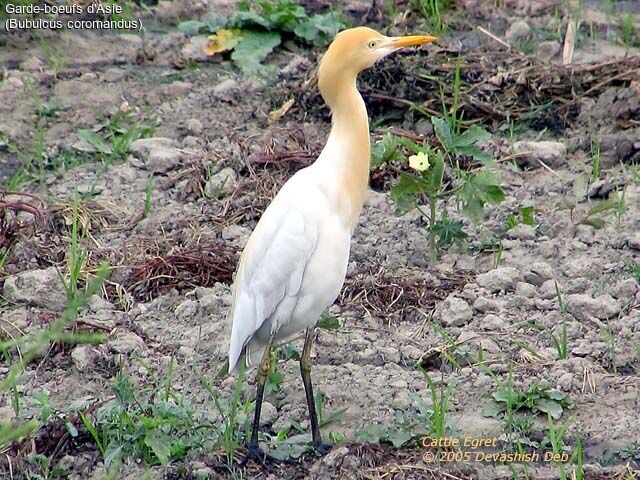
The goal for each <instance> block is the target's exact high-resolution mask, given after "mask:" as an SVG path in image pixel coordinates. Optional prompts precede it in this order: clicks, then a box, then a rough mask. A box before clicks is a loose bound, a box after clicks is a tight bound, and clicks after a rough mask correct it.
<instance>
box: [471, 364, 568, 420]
mask: <svg viewBox="0 0 640 480" xmlns="http://www.w3.org/2000/svg"><path fill="white" fill-rule="evenodd" d="M491 396H492V397H493V401H492V402H490V403H489V404H487V405H486V407H485V409H484V410H483V414H484V415H485V416H488V417H498V416H499V415H501V414H504V416H505V419H506V420H507V423H508V424H513V422H514V420H513V414H514V413H515V412H517V411H520V410H529V411H531V412H532V413H534V414H535V413H539V412H543V413H547V414H548V415H550V416H551V417H552V418H554V419H558V418H560V417H561V416H562V413H563V412H564V409H565V408H571V407H573V401H572V400H571V399H570V398H569V397H568V396H567V395H566V394H564V393H562V392H560V391H558V390H549V389H547V388H542V387H540V386H539V385H538V384H535V383H534V384H531V385H530V386H529V388H528V389H527V390H526V391H522V392H517V391H516V390H515V388H514V385H513V377H512V376H511V375H510V377H509V381H508V383H507V386H506V387H505V386H504V385H500V386H499V388H498V391H496V392H494V393H493V394H492V395H491Z"/></svg>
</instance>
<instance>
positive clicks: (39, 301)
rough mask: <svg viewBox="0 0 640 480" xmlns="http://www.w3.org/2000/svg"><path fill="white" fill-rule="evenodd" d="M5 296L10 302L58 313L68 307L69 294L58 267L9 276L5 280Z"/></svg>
mask: <svg viewBox="0 0 640 480" xmlns="http://www.w3.org/2000/svg"><path fill="white" fill-rule="evenodd" d="M3 296H4V298H6V299H7V300H9V301H10V302H15V303H24V304H27V305H31V306H34V307H40V308H46V309H48V310H54V311H58V312H61V311H63V310H64V309H65V307H66V305H67V293H66V290H65V288H64V285H63V283H62V281H61V280H60V273H59V272H58V269H57V268H56V267H49V268H45V269H44V270H27V271H25V272H21V273H18V274H15V275H11V276H8V277H7V278H5V280H4V288H3Z"/></svg>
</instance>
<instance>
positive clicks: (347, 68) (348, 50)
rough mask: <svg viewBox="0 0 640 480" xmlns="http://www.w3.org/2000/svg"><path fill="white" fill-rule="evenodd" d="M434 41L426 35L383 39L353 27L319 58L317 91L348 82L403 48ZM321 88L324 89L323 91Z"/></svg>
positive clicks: (339, 36)
mask: <svg viewBox="0 0 640 480" xmlns="http://www.w3.org/2000/svg"><path fill="white" fill-rule="evenodd" d="M435 40H437V38H436V37H431V36H428V35H409V36H405V37H387V36H385V35H382V34H380V33H378V32H376V31H375V30H373V29H371V28H369V27H356V28H350V29H347V30H343V31H342V32H340V33H338V34H337V35H336V37H335V39H334V40H333V42H332V43H331V45H329V48H328V49H327V52H326V53H325V54H324V56H323V57H322V60H321V62H320V67H319V69H318V83H319V86H320V90H321V91H326V90H327V89H331V87H332V85H335V84H336V82H339V81H340V79H343V80H346V81H350V80H351V79H354V80H355V77H356V76H357V75H358V73H360V72H361V71H362V70H364V69H366V68H369V67H370V66H371V65H373V64H374V63H375V62H377V61H378V60H380V59H382V58H384V57H386V56H387V55H389V54H391V53H393V52H395V51H397V50H400V49H401V48H404V47H410V46H414V45H422V44H424V43H429V42H433V41H435ZM323 87H324V88H323Z"/></svg>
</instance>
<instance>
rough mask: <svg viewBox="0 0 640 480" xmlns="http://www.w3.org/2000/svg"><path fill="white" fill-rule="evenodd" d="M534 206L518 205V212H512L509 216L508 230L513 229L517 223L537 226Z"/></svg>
mask: <svg viewBox="0 0 640 480" xmlns="http://www.w3.org/2000/svg"><path fill="white" fill-rule="evenodd" d="M533 213H534V208H533V206H531V205H527V206H522V205H520V206H518V213H517V214H516V213H510V214H509V216H508V217H507V223H506V227H507V230H511V229H512V228H514V227H515V226H516V225H520V224H523V225H530V226H532V227H536V223H535V221H534V219H533Z"/></svg>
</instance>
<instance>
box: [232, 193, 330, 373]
mask: <svg viewBox="0 0 640 480" xmlns="http://www.w3.org/2000/svg"><path fill="white" fill-rule="evenodd" d="M270 207H272V208H268V209H267V210H266V211H265V213H264V215H263V216H262V218H261V219H260V221H259V222H258V225H257V226H256V229H255V230H254V231H253V233H252V235H251V237H250V238H249V241H248V242H247V245H246V247H245V249H244V251H243V253H242V257H241V259H240V265H239V267H238V271H237V273H236V280H235V284H234V294H233V306H232V309H231V315H232V322H233V323H232V327H231V342H230V345H229V371H230V372H231V371H233V369H234V368H235V366H236V363H237V362H238V359H239V358H240V355H241V354H242V350H243V348H244V347H245V345H246V344H247V342H248V341H249V340H251V337H252V336H253V335H254V334H255V332H256V331H257V330H258V329H259V328H260V327H261V326H262V324H263V322H264V321H265V320H266V319H268V318H269V317H270V316H271V315H272V314H273V313H274V311H275V310H276V308H277V307H278V305H279V304H280V302H281V301H282V300H283V299H284V298H285V296H289V297H291V296H295V295H296V294H297V293H298V292H299V290H300V287H301V285H302V279H303V276H304V271H305V267H306V265H307V262H308V261H309V258H311V255H312V254H313V251H314V250H315V247H316V243H317V240H318V228H317V225H316V223H315V222H314V220H313V217H310V216H309V215H305V214H303V212H301V211H300V210H299V209H297V208H295V207H292V206H289V207H287V206H285V205H284V204H283V203H279V204H275V203H274V204H272V205H270Z"/></svg>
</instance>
